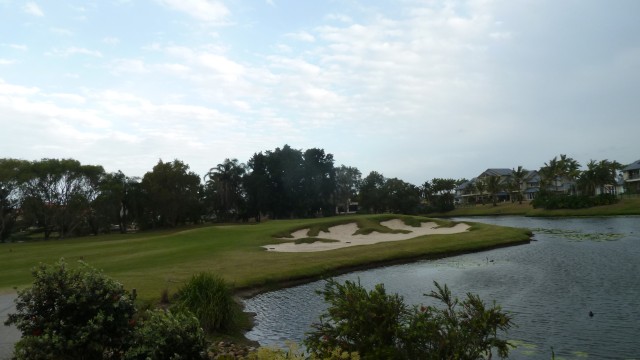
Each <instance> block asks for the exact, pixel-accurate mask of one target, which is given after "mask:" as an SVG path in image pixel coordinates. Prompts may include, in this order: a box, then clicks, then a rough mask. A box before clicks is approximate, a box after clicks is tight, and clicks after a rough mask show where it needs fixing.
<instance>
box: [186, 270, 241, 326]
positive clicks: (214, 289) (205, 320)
mask: <svg viewBox="0 0 640 360" xmlns="http://www.w3.org/2000/svg"><path fill="white" fill-rule="evenodd" d="M177 295H178V307H180V308H184V309H186V310H189V311H191V312H192V313H193V314H195V316H196V317H197V318H198V320H199V321H200V325H201V326H202V327H203V328H204V330H205V331H206V332H216V331H227V330H231V329H233V328H234V327H235V326H236V323H237V318H238V316H239V314H240V311H241V310H240V306H239V305H238V303H236V301H235V300H234V299H233V294H232V293H231V289H230V287H229V285H227V283H226V282H225V281H224V279H222V278H221V277H220V276H217V275H214V274H210V273H200V274H197V275H194V276H193V277H192V278H191V280H189V282H187V283H186V284H185V285H184V286H183V287H182V288H181V289H180V290H179V291H178V293H177Z"/></svg>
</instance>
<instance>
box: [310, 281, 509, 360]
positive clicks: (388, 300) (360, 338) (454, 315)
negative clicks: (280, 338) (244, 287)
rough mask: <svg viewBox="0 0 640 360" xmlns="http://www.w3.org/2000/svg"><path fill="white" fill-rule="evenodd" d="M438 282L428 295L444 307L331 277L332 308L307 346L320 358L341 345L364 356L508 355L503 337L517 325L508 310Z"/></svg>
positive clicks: (473, 359) (462, 359)
mask: <svg viewBox="0 0 640 360" xmlns="http://www.w3.org/2000/svg"><path fill="white" fill-rule="evenodd" d="M434 284H435V286H436V290H435V291H432V292H431V293H430V294H425V295H426V296H428V297H431V298H434V299H436V300H439V301H440V302H441V303H442V304H443V305H444V306H445V307H444V308H443V309H439V308H436V307H434V306H420V307H417V306H416V307H409V306H407V305H406V304H405V303H404V299H403V298H402V297H401V296H399V295H397V294H387V293H386V290H385V288H384V286H383V285H382V284H378V285H376V286H375V287H374V288H373V290H371V291H367V290H366V289H364V288H363V287H362V286H361V285H360V283H355V282H351V281H346V282H345V283H344V284H340V283H338V282H336V281H335V280H333V279H331V280H329V281H327V283H326V284H325V288H324V290H323V291H322V292H321V294H322V295H323V296H324V300H325V302H327V303H328V305H329V306H328V309H327V310H326V313H324V314H322V315H321V317H320V321H319V322H318V323H314V324H313V325H312V328H313V330H312V331H311V332H310V333H308V335H307V337H306V338H305V340H304V344H305V345H306V347H307V349H308V350H309V351H310V352H311V354H312V355H313V356H317V357H319V358H325V357H326V356H328V355H330V354H331V352H332V351H334V350H335V349H336V348H339V349H341V350H343V351H347V352H358V353H359V354H360V356H361V357H362V359H411V360H414V359H460V360H466V359H469V360H476V359H482V358H491V356H492V349H495V350H496V351H497V354H498V356H500V357H501V358H505V357H507V356H508V353H509V344H508V342H507V340H504V339H502V338H501V336H502V335H503V333H504V332H505V331H507V330H508V329H509V328H510V327H511V325H512V322H511V317H510V316H509V315H508V314H506V313H505V312H503V311H502V309H501V308H500V307H499V306H497V305H493V306H492V307H487V306H486V305H485V304H484V303H483V302H482V300H481V299H480V298H479V297H478V296H477V295H473V294H470V293H469V294H467V298H466V299H465V300H463V301H460V300H458V299H457V298H455V297H453V296H452V294H451V291H450V290H449V288H448V287H447V286H446V285H445V286H440V284H438V283H437V282H434Z"/></svg>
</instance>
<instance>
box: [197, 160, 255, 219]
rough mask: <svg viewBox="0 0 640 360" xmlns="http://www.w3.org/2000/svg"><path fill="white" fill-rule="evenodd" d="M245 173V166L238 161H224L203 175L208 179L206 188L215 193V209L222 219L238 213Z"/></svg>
mask: <svg viewBox="0 0 640 360" xmlns="http://www.w3.org/2000/svg"><path fill="white" fill-rule="evenodd" d="M245 171H246V168H245V165H244V164H241V163H240V162H239V161H238V159H231V160H229V159H225V160H224V162H222V163H221V164H218V165H216V167H215V168H211V169H210V170H209V172H208V173H207V175H205V177H208V178H209V180H208V181H207V187H209V188H210V189H212V190H214V191H215V194H216V195H215V198H216V203H217V206H216V207H217V210H218V213H219V215H221V216H222V217H226V216H227V215H228V214H229V213H230V212H238V210H239V208H240V203H241V200H242V187H241V183H242V176H243V175H244V173H245Z"/></svg>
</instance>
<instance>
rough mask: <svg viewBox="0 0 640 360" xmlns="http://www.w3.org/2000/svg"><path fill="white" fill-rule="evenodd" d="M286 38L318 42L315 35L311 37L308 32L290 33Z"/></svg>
mask: <svg viewBox="0 0 640 360" xmlns="http://www.w3.org/2000/svg"><path fill="white" fill-rule="evenodd" d="M285 36H286V37H288V38H290V39H294V40H298V41H303V42H314V41H316V38H315V37H314V36H313V35H311V34H309V33H308V32H306V31H299V32H295V33H288V34H286V35H285Z"/></svg>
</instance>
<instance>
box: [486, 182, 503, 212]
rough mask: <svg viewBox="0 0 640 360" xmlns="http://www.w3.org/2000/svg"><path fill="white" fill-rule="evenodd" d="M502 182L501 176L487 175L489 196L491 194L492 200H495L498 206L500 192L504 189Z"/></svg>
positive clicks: (494, 202)
mask: <svg viewBox="0 0 640 360" xmlns="http://www.w3.org/2000/svg"><path fill="white" fill-rule="evenodd" d="M502 185H503V184H502V182H501V181H500V176H498V175H492V176H489V177H487V192H488V193H489V196H491V201H492V202H493V206H497V205H498V204H497V202H498V193H499V192H500V191H502V188H503V186H502Z"/></svg>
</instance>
